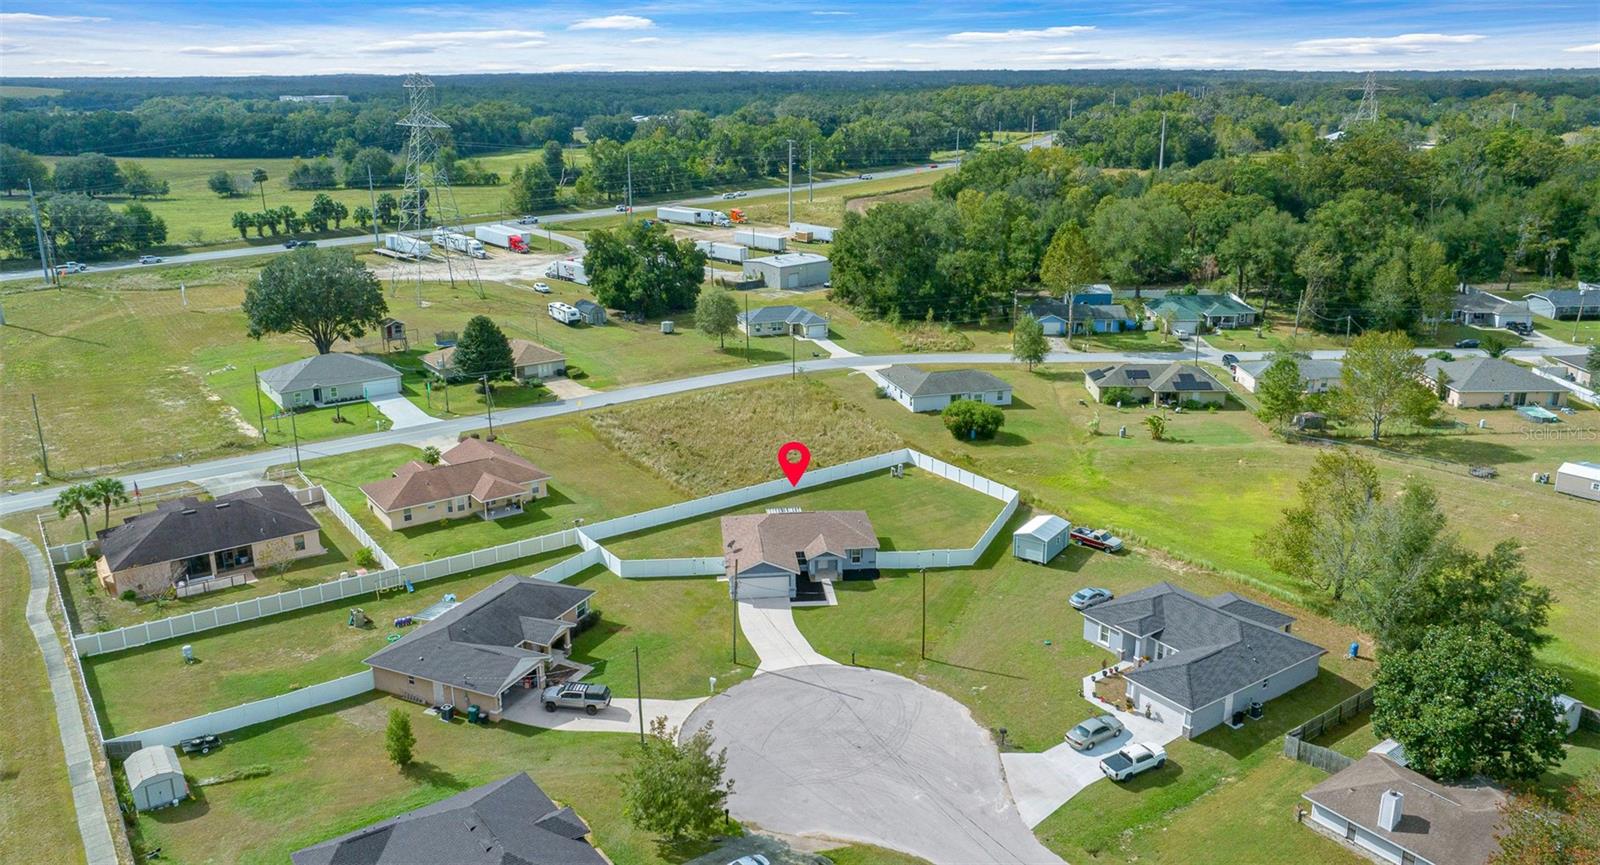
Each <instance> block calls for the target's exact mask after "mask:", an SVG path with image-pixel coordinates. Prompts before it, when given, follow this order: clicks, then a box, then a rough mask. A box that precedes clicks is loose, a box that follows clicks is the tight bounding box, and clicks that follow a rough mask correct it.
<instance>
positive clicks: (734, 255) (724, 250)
mask: <svg viewBox="0 0 1600 865" xmlns="http://www.w3.org/2000/svg"><path fill="white" fill-rule="evenodd" d="M694 248H695V249H698V250H700V251H701V252H703V253H705V254H706V258H709V259H711V260H712V261H727V262H732V263H733V264H744V262H745V259H747V258H749V257H750V247H748V246H740V245H739V244H737V243H717V242H715V241H711V240H697V241H695V242H694Z"/></svg>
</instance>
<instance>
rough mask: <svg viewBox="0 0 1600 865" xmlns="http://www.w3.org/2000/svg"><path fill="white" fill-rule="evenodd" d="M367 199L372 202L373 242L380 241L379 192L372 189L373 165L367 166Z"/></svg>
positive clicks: (375, 243)
mask: <svg viewBox="0 0 1600 865" xmlns="http://www.w3.org/2000/svg"><path fill="white" fill-rule="evenodd" d="M367 199H368V200H369V201H371V202H372V243H373V244H374V245H377V244H378V243H379V241H378V193H376V192H374V191H373V189H372V166H370V165H369V166H367Z"/></svg>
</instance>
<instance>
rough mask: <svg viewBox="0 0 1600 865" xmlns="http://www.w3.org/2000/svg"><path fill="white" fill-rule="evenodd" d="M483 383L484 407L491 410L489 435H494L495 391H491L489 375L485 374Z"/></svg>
mask: <svg viewBox="0 0 1600 865" xmlns="http://www.w3.org/2000/svg"><path fill="white" fill-rule="evenodd" d="M481 380H482V381H483V406H484V408H486V409H488V410H489V435H490V436H493V435H494V391H492V390H490V389H489V374H488V373H484V374H483V376H482V379H481Z"/></svg>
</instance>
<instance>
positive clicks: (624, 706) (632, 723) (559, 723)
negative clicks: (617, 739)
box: [500, 689, 705, 733]
mask: <svg viewBox="0 0 1600 865" xmlns="http://www.w3.org/2000/svg"><path fill="white" fill-rule="evenodd" d="M506 699H507V701H508V704H507V705H506V708H505V711H504V712H501V713H500V718H501V720H503V721H513V722H515V723H518V724H526V725H527V726H529V727H542V728H544V729H546V730H566V731H569V732H574V731H576V732H592V733H638V732H639V716H638V714H637V712H638V707H639V704H638V701H637V700H635V699H634V698H632V697H613V698H612V700H611V705H610V706H609V707H607V708H605V709H603V710H601V712H600V713H599V714H597V715H594V716H592V717H591V716H589V715H586V714H584V713H583V712H581V711H579V710H577V709H557V710H555V711H554V712H546V711H545V710H544V706H542V705H540V703H539V695H538V694H536V693H534V692H533V691H522V690H521V689H513V692H512V693H511V694H508V695H507V696H506ZM704 702H705V698H704V697H701V698H698V699H694V700H649V699H647V700H645V701H644V728H645V730H649V729H650V722H651V721H653V720H655V719H656V718H659V717H661V716H662V715H665V716H667V729H669V730H670V729H672V728H673V727H682V726H683V723H684V721H686V720H688V718H689V714H690V713H691V712H693V711H694V709H695V707H696V706H699V705H700V704H701V703H704Z"/></svg>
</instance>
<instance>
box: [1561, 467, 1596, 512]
mask: <svg viewBox="0 0 1600 865" xmlns="http://www.w3.org/2000/svg"><path fill="white" fill-rule="evenodd" d="M1556 492H1558V493H1566V494H1567V495H1569V496H1577V497H1578V498H1580V499H1594V500H1595V501H1597V502H1600V463H1584V462H1578V463H1562V464H1561V468H1559V469H1556Z"/></svg>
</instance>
